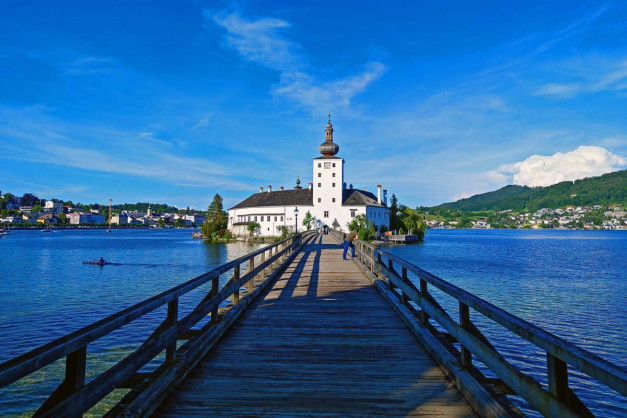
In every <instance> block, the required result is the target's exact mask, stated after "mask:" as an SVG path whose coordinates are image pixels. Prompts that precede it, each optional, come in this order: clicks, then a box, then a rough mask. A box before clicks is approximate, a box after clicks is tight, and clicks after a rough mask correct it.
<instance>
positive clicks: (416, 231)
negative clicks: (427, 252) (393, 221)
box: [401, 208, 427, 241]
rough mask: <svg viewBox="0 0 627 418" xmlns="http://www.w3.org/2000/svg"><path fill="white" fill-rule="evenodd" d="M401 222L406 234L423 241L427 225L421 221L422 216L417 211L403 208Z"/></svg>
mask: <svg viewBox="0 0 627 418" xmlns="http://www.w3.org/2000/svg"><path fill="white" fill-rule="evenodd" d="M401 221H402V223H403V225H404V226H405V228H406V229H407V233H408V234H413V235H417V236H418V239H419V240H421V241H422V240H423V239H424V236H425V234H426V233H427V224H426V223H425V222H424V220H423V219H422V216H421V215H420V213H418V211H416V210H413V209H411V208H405V210H404V211H403V215H402V218H401Z"/></svg>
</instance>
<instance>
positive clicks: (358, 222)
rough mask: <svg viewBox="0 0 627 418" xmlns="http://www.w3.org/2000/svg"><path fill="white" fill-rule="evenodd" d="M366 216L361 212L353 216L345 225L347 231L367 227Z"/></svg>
mask: <svg viewBox="0 0 627 418" xmlns="http://www.w3.org/2000/svg"><path fill="white" fill-rule="evenodd" d="M368 223H369V222H368V218H367V217H366V215H364V214H361V215H357V216H355V218H354V219H353V220H352V221H350V222H349V223H348V224H346V226H347V227H348V230H349V231H355V230H357V229H366V228H368Z"/></svg>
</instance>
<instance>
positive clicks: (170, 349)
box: [165, 298, 213, 364]
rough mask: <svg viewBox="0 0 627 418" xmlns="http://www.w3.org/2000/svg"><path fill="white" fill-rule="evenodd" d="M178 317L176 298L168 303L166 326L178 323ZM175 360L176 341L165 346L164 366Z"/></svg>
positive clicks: (177, 300) (177, 299) (177, 301)
mask: <svg viewBox="0 0 627 418" xmlns="http://www.w3.org/2000/svg"><path fill="white" fill-rule="evenodd" d="M212 315H213V314H212ZM178 316H179V298H176V299H174V300H171V301H170V302H168V316H167V317H166V324H167V326H168V327H171V326H173V325H174V324H176V321H178ZM211 319H213V318H211ZM175 358H176V340H175V341H174V342H173V343H172V344H170V345H169V346H167V347H166V349H165V362H166V364H172V363H174V359H175Z"/></svg>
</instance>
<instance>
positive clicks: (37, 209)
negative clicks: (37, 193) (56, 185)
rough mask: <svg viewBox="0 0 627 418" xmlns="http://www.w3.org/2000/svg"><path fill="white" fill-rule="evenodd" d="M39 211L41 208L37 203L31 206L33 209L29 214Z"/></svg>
mask: <svg viewBox="0 0 627 418" xmlns="http://www.w3.org/2000/svg"><path fill="white" fill-rule="evenodd" d="M41 211H43V208H42V207H41V205H40V204H39V203H35V204H34V205H33V208H32V209H31V212H41Z"/></svg>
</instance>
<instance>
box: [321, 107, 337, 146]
mask: <svg viewBox="0 0 627 418" xmlns="http://www.w3.org/2000/svg"><path fill="white" fill-rule="evenodd" d="M339 151H340V147H339V146H338V145H337V144H336V143H335V142H333V125H331V114H330V113H329V122H328V123H327V127H326V129H325V139H324V142H323V143H322V144H320V154H322V155H324V156H326V157H332V156H334V155H335V154H337V153H338V152H339Z"/></svg>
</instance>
